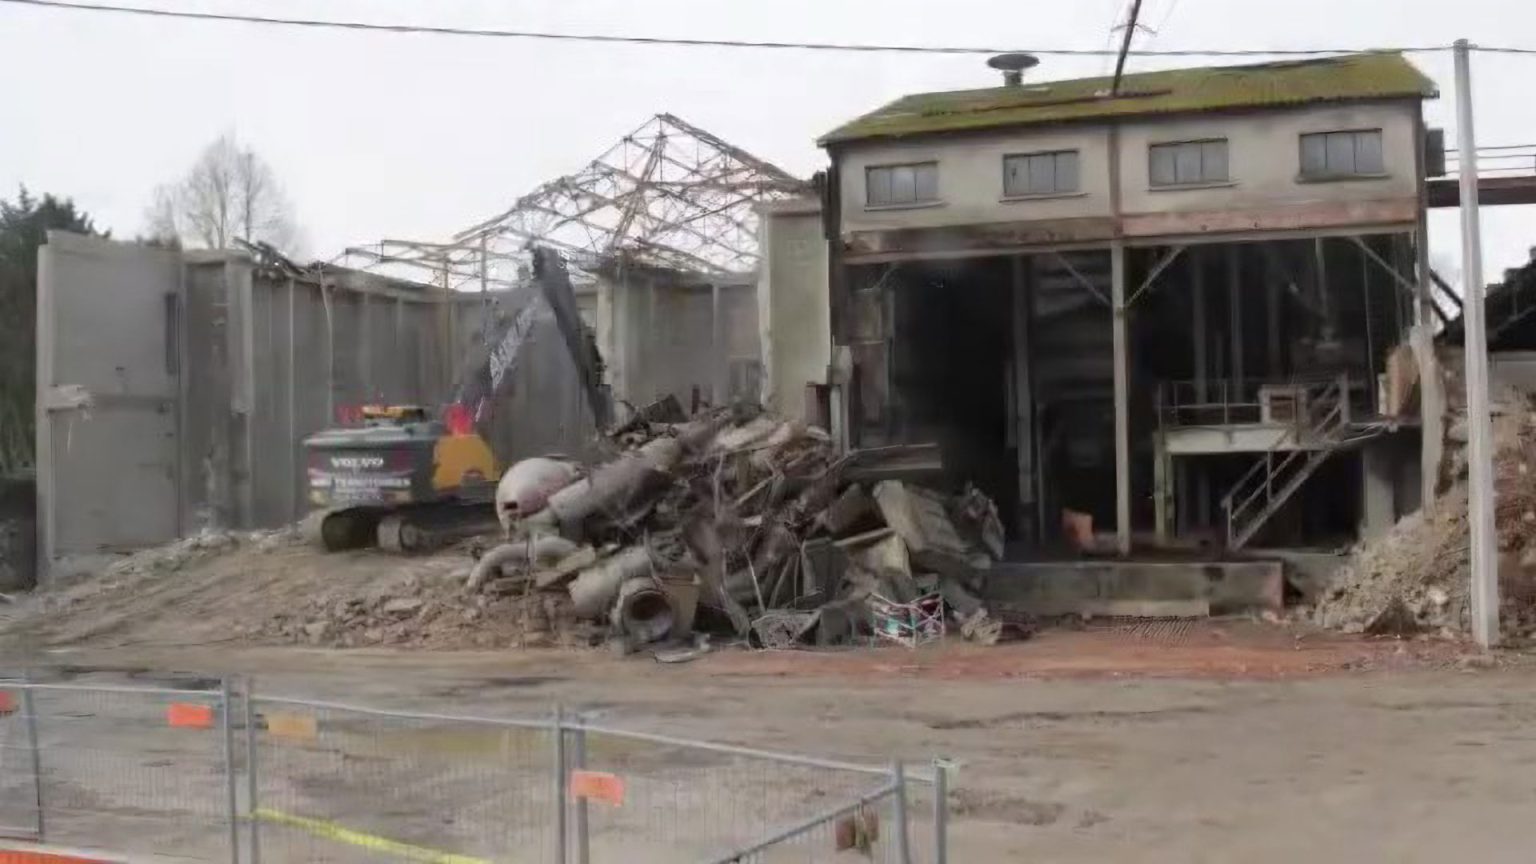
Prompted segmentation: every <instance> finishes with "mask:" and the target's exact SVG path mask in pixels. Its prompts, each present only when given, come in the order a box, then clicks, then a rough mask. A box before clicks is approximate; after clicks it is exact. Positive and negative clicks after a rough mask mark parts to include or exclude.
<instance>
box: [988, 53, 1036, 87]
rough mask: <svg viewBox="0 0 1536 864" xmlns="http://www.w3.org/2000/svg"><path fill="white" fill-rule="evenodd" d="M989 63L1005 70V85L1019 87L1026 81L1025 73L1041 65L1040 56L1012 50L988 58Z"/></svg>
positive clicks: (994, 67)
mask: <svg viewBox="0 0 1536 864" xmlns="http://www.w3.org/2000/svg"><path fill="white" fill-rule="evenodd" d="M987 65H988V66H991V67H992V68H993V69H1001V70H1002V72H1003V86H1005V87H1017V86H1019V85H1020V84H1022V83H1024V73H1025V72H1026V71H1028V70H1030V69H1033V68H1035V67H1036V66H1039V65H1040V58H1039V57H1036V56H1035V55H1033V54H1025V53H1023V52H1018V51H1015V52H1012V53H1009V54H998V55H996V56H993V57H988V58H987Z"/></svg>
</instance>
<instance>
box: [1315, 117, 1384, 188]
mask: <svg viewBox="0 0 1536 864" xmlns="http://www.w3.org/2000/svg"><path fill="white" fill-rule="evenodd" d="M1383 173H1386V166H1385V164H1384V163H1383V160H1382V156H1381V130H1380V129H1358V130H1355V131H1350V132H1318V133H1315V134H1312V135H1303V136H1301V176H1302V177H1305V178H1308V179H1327V178H1330V177H1374V176H1377V175H1380V174H1383Z"/></svg>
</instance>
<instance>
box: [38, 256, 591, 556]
mask: <svg viewBox="0 0 1536 864" xmlns="http://www.w3.org/2000/svg"><path fill="white" fill-rule="evenodd" d="M535 296H536V290H535V289H534V288H533V287H532V286H522V287H521V288H519V289H514V290H507V291H492V292H487V293H486V294H479V293H465V292H454V291H445V290H443V288H442V287H441V286H432V285H424V284H421V283H417V282H411V281H407V280H402V279H392V278H389V277H386V276H381V275H378V274H375V273H366V272H361V271H357V270H349V269H345V268H337V267H329V266H327V267H313V268H304V269H302V270H301V269H297V268H292V266H291V265H287V266H278V265H275V264H273V263H272V262H263V261H260V260H256V259H254V258H253V257H252V256H251V255H248V254H246V253H244V252H238V251H211V252H210V251H188V252H178V251H175V250H167V249H156V248H149V247H145V246H140V245H136V244H131V243H119V242H115V241H111V240H103V239H98V238H91V237H82V236H79V235H74V234H68V233H64V232H50V233H49V235H48V242H47V244H46V245H45V246H43V247H42V248H41V250H40V252H39V269H38V328H37V333H38V343H37V351H38V358H37V361H38V362H37V368H38V382H37V392H38V404H37V435H38V437H37V518H38V536H39V543H38V565H39V568H38V569H39V578H40V579H42V580H44V581H46V580H47V579H48V575H49V572H50V570H53V569H55V568H65V569H67V568H70V567H72V566H73V564H74V563H76V562H78V563H79V564H82V565H89V564H90V563H91V562H92V559H93V558H94V557H95V556H98V555H102V554H111V553H119V552H123V551H129V550H133V549H137V548H141V547H145V546H152V545H156V544H159V543H164V542H166V541H169V540H173V539H175V538H177V537H181V536H186V535H188V534H192V533H195V532H196V531H197V530H199V529H200V528H202V527H224V528H261V527H276V526H279V525H283V524H287V523H290V522H293V521H294V520H296V519H298V518H300V517H301V516H302V515H303V514H304V513H305V512H306V511H307V510H308V508H309V504H308V501H307V497H306V496H305V494H304V490H305V489H306V488H307V477H306V469H307V464H306V462H305V459H304V453H303V441H304V439H305V438H306V437H307V436H309V435H311V434H313V433H315V432H317V431H319V430H321V429H324V428H326V427H328V426H334V425H336V424H338V423H341V422H349V415H351V414H353V413H355V409H356V408H357V407H358V406H361V405H365V404H370V403H384V404H417V405H423V406H428V407H430V408H432V409H433V410H434V411H435V410H437V409H438V408H440V407H441V406H443V405H444V404H445V403H447V402H448V401H449V400H450V399H452V398H453V394H454V392H455V384H456V382H457V379H458V378H459V377H460V376H461V374H463V372H464V369H463V365H462V364H463V363H464V362H465V360H466V358H467V357H468V356H469V355H470V353H471V348H472V347H474V346H483V345H484V344H485V343H486V340H487V336H486V335H485V331H486V330H487V328H488V327H490V326H491V325H492V324H493V323H494V321H495V320H497V319H504V318H506V317H508V316H513V315H516V314H518V313H519V312H520V311H521V310H523V309H525V308H529V305H528V304H530V303H535V302H537V303H542V301H535V299H534V298H535ZM532 308H534V310H535V312H537V310H538V309H540V308H545V307H541V306H534V307H532ZM505 376H506V378H505V383H504V384H503V386H502V388H501V390H500V395H499V396H498V398H497V400H496V402H495V404H494V405H493V406H492V408H491V412H490V415H489V418H488V420H487V422H486V423H484V424H483V426H482V430H481V431H482V432H483V433H484V434H485V435H486V436H487V438H488V439H489V440H490V442H491V445H492V448H493V449H494V450H495V452H496V454H497V456H498V457H499V458H500V459H501V460H502V461H504V462H505V461H511V460H513V459H517V458H521V457H523V456H531V455H539V454H544V453H550V452H564V453H570V454H573V455H582V454H583V450H584V448H585V447H586V446H588V444H589V442H590V441H591V439H592V435H593V433H594V431H595V430H594V426H593V420H592V416H591V411H590V409H589V408H588V406H587V405H586V402H585V400H584V399H583V396H582V389H581V385H580V383H579V381H580V379H579V376H578V375H577V373H576V369H575V364H574V362H573V361H572V360H571V358H570V355H569V352H568V351H567V349H566V347H565V345H564V342H563V340H562V339H561V338H560V335H559V332H558V329H557V327H556V326H555V323H554V321H553V316H551V315H547V314H535V315H534V316H533V319H532V323H531V325H530V327H529V331H528V333H527V335H526V337H525V342H524V347H523V349H522V350H520V351H519V353H518V355H517V357H516V359H515V362H514V363H513V364H512V365H511V366H510V367H508V368H507V369H506V371H505Z"/></svg>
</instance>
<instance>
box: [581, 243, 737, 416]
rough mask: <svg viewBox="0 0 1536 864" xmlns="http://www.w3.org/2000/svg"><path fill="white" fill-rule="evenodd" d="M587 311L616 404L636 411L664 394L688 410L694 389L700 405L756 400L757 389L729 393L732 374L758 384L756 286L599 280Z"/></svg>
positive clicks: (650, 277)
mask: <svg viewBox="0 0 1536 864" xmlns="http://www.w3.org/2000/svg"><path fill="white" fill-rule="evenodd" d="M717 292H718V297H717V296H716V295H717ZM592 306H593V309H594V313H595V315H596V318H597V326H596V328H595V329H596V331H597V338H598V348H599V350H600V351H602V353H603V360H604V362H605V363H606V364H607V367H608V370H607V375H608V377H607V382H608V384H609V386H610V387H612V388H613V393H614V396H615V397H616V398H618V399H620V400H624V401H627V402H629V403H631V404H633V405H637V406H639V405H644V404H647V403H649V402H652V401H654V400H656V399H659V398H662V397H664V396H667V395H669V394H670V395H673V396H676V397H677V399H678V400H679V401H680V402H681V403H682V404H683V405H684V407H685V408H686V407H687V406H688V405H689V404H690V403H691V401H692V399H693V393H694V390H695V388H697V390H698V393H699V396H700V398H701V399H703V400H705V401H713V402H723V401H725V400H728V399H732V398H740V397H746V398H757V397H758V393H757V388H756V387H753V388H750V389H751V392H733V391H732V389H731V384H732V377H733V369H734V371H735V377H736V380H737V381H738V382H739V381H742V380H747V379H749V378H758V377H760V375H759V374H758V373H756V371H755V370H756V369H758V368H759V366H760V363H761V344H760V335H759V331H760V327H759V324H758V300H757V284H756V282H755V281H735V280H732V281H730V282H723V283H722V284H720V285H718V286H713V285H709V284H699V283H679V282H677V281H669V280H668V279H666V278H665V277H664V276H658V275H656V274H645V275H626V276H624V277H622V278H619V279H614V278H611V277H603V279H602V280H601V281H600V282H599V285H598V288H597V292H596V296H595V297H594V302H593V303H592ZM749 365H750V366H751V367H752V368H751V369H748V368H747V366H749Z"/></svg>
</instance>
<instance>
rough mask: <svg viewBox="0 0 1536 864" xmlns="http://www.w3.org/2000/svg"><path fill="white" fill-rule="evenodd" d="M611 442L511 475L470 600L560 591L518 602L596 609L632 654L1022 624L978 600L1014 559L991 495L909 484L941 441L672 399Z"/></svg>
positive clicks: (937, 634) (926, 470)
mask: <svg viewBox="0 0 1536 864" xmlns="http://www.w3.org/2000/svg"><path fill="white" fill-rule="evenodd" d="M609 437H610V440H611V442H612V443H613V444H614V445H615V448H616V450H617V451H618V452H617V453H616V455H614V456H613V457H612V458H611V459H608V460H607V461H605V462H602V463H601V464H597V465H595V466H592V467H590V469H589V468H588V467H587V466H583V465H580V464H577V463H574V462H571V461H568V460H564V459H560V458H555V457H543V458H536V459H528V460H524V461H523V462H520V463H518V464H517V465H514V466H513V467H512V468H511V470H509V471H508V472H507V474H506V476H505V477H504V478H503V479H502V482H501V485H500V487H499V489H498V491H497V504H496V506H497V513H498V515H499V516H500V518H501V520H502V524H503V526H504V527H505V528H506V530H507V534H508V542H506V543H504V544H503V545H500V546H497V547H496V548H494V549H491V550H489V551H488V552H486V553H485V554H484V555H483V556H482V557H481V558H480V559H479V561H478V562H477V563H476V565H475V567H474V569H473V571H472V572H471V573H470V575H469V578H468V579H467V580H466V587H467V588H468V589H469V591H470V593H471V595H472V596H473V595H494V596H501V597H510V596H518V597H525V598H526V597H532V598H539V597H543V598H556V599H553V600H551V599H545V600H541V601H528V600H525V601H524V602H525V603H526V602H534V603H535V604H536V605H537V604H540V603H547V604H550V606H549V608H550V609H553V610H555V611H554V612H553V613H552V617H558V616H563V615H569V616H571V617H573V618H574V619H575V620H578V621H588V622H597V623H598V624H599V625H600V626H602V627H604V628H605V630H606V633H607V635H608V637H609V638H611V639H612V640H614V642H615V643H616V644H617V645H618V646H620V647H621V648H622V649H623V650H626V651H629V650H638V649H639V648H641V647H644V646H654V645H667V644H672V645H676V644H677V643H679V642H686V641H687V640H689V639H690V638H691V637H692V636H693V635H694V634H695V633H696V632H719V633H725V634H728V635H732V636H734V637H737V638H740V639H744V640H746V641H747V642H748V643H749V644H752V645H754V646H758V647H769V648H787V647H791V646H797V645H821V646H827V645H837V644H850V643H856V642H864V641H868V640H871V639H876V638H879V639H887V640H890V641H894V642H898V643H901V644H905V645H909V646H915V645H918V644H921V643H924V642H928V641H932V640H935V639H938V638H942V637H943V636H944V635H945V633H946V632H948V630H949V629H950V628H951V627H952V626H953V625H954V624H958V625H959V629H960V631H961V633H962V634H963V635H965V636H966V637H967V638H972V639H976V640H979V641H983V642H987V643H993V642H996V641H998V640H1000V639H1003V638H1005V637H1007V636H1009V635H1017V634H1019V632H1020V630H1022V629H1027V625H1026V623H1025V622H1006V621H1003V620H1001V619H999V618H996V617H994V616H992V615H990V614H989V613H988V611H987V609H986V608H985V607H984V606H983V605H982V602H981V601H980V599H978V598H979V595H980V593H981V590H982V587H983V586H982V580H983V579H984V578H985V576H986V573H987V571H988V569H989V568H990V567H991V565H992V563H993V562H995V561H996V560H998V559H1000V558H1001V557H1002V554H1003V529H1002V524H1001V522H1000V521H999V519H998V514H997V509H996V507H995V506H994V505H993V503H992V502H991V501H990V500H988V499H987V497H986V496H985V495H984V494H982V493H981V492H980V491H978V490H976V489H974V488H967V489H966V490H964V491H963V492H961V493H960V494H959V495H954V496H947V495H943V494H940V493H938V492H936V491H933V490H932V489H929V488H925V487H923V486H921V485H919V484H918V483H916V482H913V481H914V480H935V479H937V478H939V477H941V476H942V464H941V460H940V459H939V456H938V449H937V447H934V446H899V447H887V448H879V449H874V450H862V451H854V452H851V453H848V454H846V455H843V456H838V455H837V454H836V452H835V448H834V447H833V446H832V444H831V441H830V438H829V436H828V435H827V434H826V433H825V432H823V431H821V430H819V429H815V428H808V427H806V426H804V425H803V424H800V423H798V422H796V421H791V420H785V419H781V418H778V417H775V416H772V415H769V414H765V413H760V412H759V411H758V410H756V409H745V408H741V407H737V408H732V409H718V410H715V411H712V412H709V413H705V414H701V415H698V416H695V417H693V418H685V417H684V416H683V413H682V411H681V409H680V407H679V406H678V405H677V403H676V401H675V400H671V399H668V400H663V401H662V402H659V403H657V404H655V405H652V406H649V407H648V408H646V409H644V410H642V411H640V412H638V413H637V414H636V416H635V417H634V418H633V419H632V420H630V421H629V422H627V423H626V424H624V425H623V426H621V427H619V428H618V429H616V430H615V431H613V432H612V433H610V436H609Z"/></svg>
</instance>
